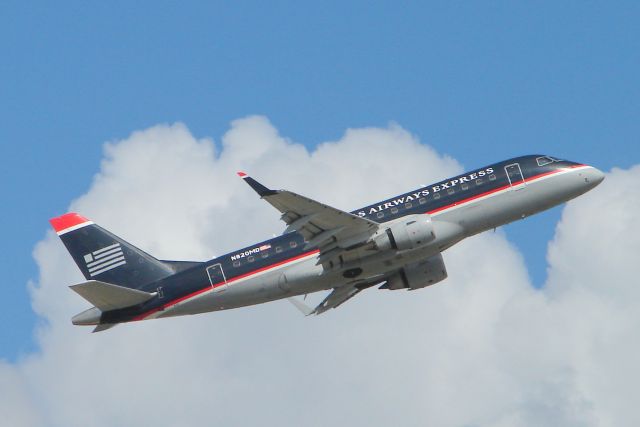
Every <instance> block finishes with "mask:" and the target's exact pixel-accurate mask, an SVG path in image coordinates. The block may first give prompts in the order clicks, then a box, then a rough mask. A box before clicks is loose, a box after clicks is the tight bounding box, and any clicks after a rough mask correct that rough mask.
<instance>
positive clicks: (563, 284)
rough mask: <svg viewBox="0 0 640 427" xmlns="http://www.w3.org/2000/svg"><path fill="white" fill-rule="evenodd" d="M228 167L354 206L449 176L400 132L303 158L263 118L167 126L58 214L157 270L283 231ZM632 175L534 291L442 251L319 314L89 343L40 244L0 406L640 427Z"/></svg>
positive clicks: (511, 257) (575, 206)
mask: <svg viewBox="0 0 640 427" xmlns="http://www.w3.org/2000/svg"><path fill="white" fill-rule="evenodd" d="M471 166H480V165H471ZM237 170H247V171H249V172H251V173H252V174H253V175H255V176H257V177H260V179H261V180H263V181H264V182H265V183H266V184H268V185H270V186H273V187H285V188H288V189H291V190H294V191H298V192H301V193H303V194H305V195H307V196H310V197H313V198H316V199H319V200H322V201H324V202H327V203H330V204H333V205H335V206H337V207H341V208H344V209H355V208H357V207H359V206H361V205H365V204H367V203H369V202H371V201H375V200H378V199H381V198H384V197H387V196H391V195H393V194H396V193H399V192H402V191H406V190H408V189H412V188H415V187H417V186H419V185H420V184H421V183H425V182H431V181H434V180H437V179H439V178H443V177H446V176H448V175H453V174H455V173H458V172H460V171H461V170H462V167H461V165H460V164H458V163H457V162H456V161H455V160H454V159H451V158H449V157H447V156H444V155H441V154H438V153H437V152H435V151H434V150H433V149H432V148H430V147H429V146H427V145H424V144H421V143H420V142H419V141H418V140H417V138H416V137H415V136H413V135H411V134H410V133H409V132H407V131H406V130H404V129H402V128H401V127H400V126H398V125H390V126H389V127H387V128H367V129H350V130H348V131H347V132H346V133H345V134H344V136H343V137H342V138H341V139H340V140H338V141H330V142H326V143H323V144H320V145H319V146H317V147H316V148H314V149H312V150H309V149H307V148H305V147H304V146H303V145H301V144H298V143H295V142H293V141H290V140H288V139H287V138H285V137H283V136H281V135H280V134H279V133H278V131H277V129H275V128H274V127H273V126H272V125H271V123H269V121H268V120H267V119H266V118H264V117H248V118H244V119H240V120H236V121H234V122H233V123H232V124H231V128H230V130H229V131H228V132H227V133H226V134H225V135H224V136H223V137H222V139H221V141H220V143H218V144H216V143H214V142H213V141H212V140H211V139H197V138H195V137H194V136H193V135H192V134H191V133H190V132H189V130H188V129H187V128H186V127H185V126H184V125H182V124H174V125H170V126H167V125H162V126H155V127H153V128H150V129H146V130H144V131H140V132H135V133H133V134H132V135H131V136H130V137H129V138H127V139H125V140H123V141H114V142H112V143H109V144H106V146H105V155H104V160H103V162H102V165H101V168H100V172H99V173H98V174H97V175H96V177H95V178H94V181H93V183H92V185H91V188H90V189H89V191H88V192H87V193H86V194H85V195H82V196H81V197H79V198H78V199H77V200H75V201H74V202H72V203H71V206H70V210H77V211H80V212H82V213H84V214H85V215H86V216H89V217H91V218H92V219H93V220H95V221H96V222H98V223H100V224H101V225H103V226H104V227H106V228H108V229H110V230H111V231H113V232H115V233H116V234H118V235H120V236H122V237H123V238H125V239H127V240H129V241H131V242H132V243H134V244H136V245H138V246H141V247H142V248H144V249H145V250H147V251H149V252H151V253H153V254H154V255H156V256H158V257H160V258H166V259H207V258H209V257H211V256H213V255H215V254H221V253H224V252H226V251H229V250H232V249H233V248H235V247H239V246H242V245H244V244H249V243H251V242H254V241H258V240H262V239H264V238H267V237H269V235H270V234H271V233H278V232H280V231H281V230H282V228H283V227H282V225H281V224H280V223H279V221H278V213H277V212H276V211H275V210H273V208H271V207H270V206H268V205H267V204H265V203H264V202H262V201H260V200H259V199H258V198H257V197H256V196H255V194H254V193H253V192H252V191H251V190H250V189H248V188H247V187H246V185H244V184H243V183H242V182H241V180H239V179H238V178H237V177H236V176H235V171H237ZM403 171H407V172H403ZM639 178H640V167H635V168H632V169H630V170H617V169H616V170H613V171H612V172H611V173H609V174H608V176H607V179H606V180H605V182H604V183H603V184H602V185H601V186H600V187H598V188H597V189H596V190H594V191H593V192H591V193H589V194H587V195H585V196H583V197H581V198H579V199H577V200H575V201H572V202H571V203H569V204H568V205H567V207H566V208H565V209H564V211H563V216H562V220H561V221H560V223H559V224H558V227H557V230H556V236H555V238H554V240H553V241H552V242H551V243H550V245H549V255H548V257H549V279H548V282H547V284H546V285H545V287H544V288H542V289H534V288H533V287H532V286H531V284H530V283H529V282H528V278H527V277H528V276H527V272H526V266H525V265H524V263H523V259H522V257H521V256H520V254H519V253H518V251H517V250H516V249H515V248H514V247H513V246H511V245H510V244H509V243H508V241H507V240H506V239H505V238H504V235H503V234H502V233H501V232H498V233H486V234H483V235H480V236H476V237H474V238H472V239H468V240H467V241H465V242H463V243H461V244H459V245H457V246H455V247H454V248H452V249H451V250H449V251H448V252H446V253H445V261H446V262H447V266H448V270H449V274H450V277H449V279H447V281H446V282H443V283H440V284H438V285H436V286H434V287H431V288H427V289H425V290H421V291H417V292H400V291H397V292H391V291H377V290H368V291H366V292H363V293H362V294H360V295H359V296H358V297H357V298H355V299H354V300H352V301H349V302H348V303H347V304H345V305H344V306H342V307H341V308H340V309H338V310H333V311H331V312H329V313H327V314H325V315H323V316H319V317H314V318H303V317H302V316H300V314H299V313H298V312H297V311H296V310H295V309H293V308H292V307H290V306H289V305H288V303H286V302H283V301H278V302H273V303H269V304H264V305H260V306H255V307H248V308H244V309H239V310H231V311H227V312H219V313H215V314H205V315H199V316H193V317H183V318H174V319H163V320H155V321H149V322H141V323H137V324H128V325H122V326H119V327H117V328H115V329H113V330H110V331H107V332H105V333H101V334H93V335H92V334H90V333H89V330H88V329H85V328H80V327H74V326H72V325H71V324H70V321H69V318H70V316H71V315H73V314H75V313H77V312H79V311H81V310H83V309H85V308H87V303H86V302H85V301H83V300H82V299H81V298H80V297H78V296H77V295H75V294H74V293H73V292H71V291H69V290H67V289H66V286H65V285H68V284H72V283H74V282H80V281H82V277H81V276H80V274H79V272H78V271H77V268H76V267H75V265H74V264H73V262H72V260H71V258H70V257H69V256H68V254H67V253H66V251H65V249H64V248H63V246H62V244H61V243H60V242H59V241H58V238H57V236H55V235H54V233H52V232H48V233H47V235H46V237H45V238H44V239H43V240H42V241H41V242H40V243H38V245H37V246H36V248H35V250H34V256H35V258H36V261H37V263H38V265H39V268H40V277H39V279H38V281H37V283H34V284H31V285H30V286H31V295H32V301H33V307H34V310H35V311H36V313H37V314H38V315H39V316H40V317H41V318H42V319H43V322H42V324H41V325H40V326H39V327H38V329H37V331H36V332H35V333H36V334H37V340H38V343H39V346H40V350H39V351H38V352H37V353H34V354H31V355H29V356H28V357H26V358H25V359H23V360H21V361H19V362H18V363H16V364H8V363H0V396H3V399H0V413H2V414H3V416H5V417H8V419H9V420H11V423H10V424H11V425H16V426H19V425H46V426H81V425H82V426H84V425H94V426H112V425H136V424H138V425H140V424H141V425H149V424H156V425H187V424H204V423H206V424H216V425H218V424H219V425H245V424H254V425H255V424H260V425H283V424H284V425H302V424H305V425H317V426H324V425H332V424H335V425H367V426H371V425H381V426H382V425H398V424H401V425H416V426H418V425H420V426H422V425H425V424H431V425H439V426H463V425H481V426H513V425H525V426H528V425H530V426H538V425H549V424H552V425H567V426H572V425H611V426H619V425H638V423H640V419H638V415H637V413H636V411H635V408H634V403H635V396H634V389H633V387H634V386H635V384H636V383H637V381H638V380H639V379H640V378H638V370H637V368H635V366H634V362H635V361H636V360H637V359H638V356H640V354H639V351H638V345H637V344H635V343H634V337H635V335H636V333H635V331H636V330H637V329H638V326H640V325H638V323H639V320H640V315H639V314H638V313H637V309H636V307H637V301H638V292H639V291H638V287H637V286H636V284H635V283H634V276H635V274H634V271H633V267H634V263H633V260H634V256H637V253H640V251H639V249H640V233H639V232H638V225H637V223H636V222H637V221H634V213H633V212H637V211H638V210H639V209H640V195H638V193H637V191H634V187H633V184H634V182H636V181H637V180H638V179H639ZM4 396H7V398H5V397H4ZM5 414H6V415H5ZM634 417H635V418H634Z"/></svg>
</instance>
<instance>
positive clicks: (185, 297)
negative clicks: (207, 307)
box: [132, 164, 586, 320]
mask: <svg viewBox="0 0 640 427" xmlns="http://www.w3.org/2000/svg"><path fill="white" fill-rule="evenodd" d="M584 166H586V165H582V164H581V165H572V166H570V167H569V169H574V168H578V167H584ZM562 171H563V169H555V170H552V171H549V172H544V173H541V174H539V175H535V176H532V177H529V178H525V180H524V182H531V181H534V180H537V179H540V178H543V177H545V176H548V175H553V174H556V173H559V172H562ZM509 187H511V185H503V186H502V187H499V188H494V189H493V190H489V191H486V192H484V193H481V194H477V195H475V196H471V197H468V198H466V199H462V200H459V201H457V202H454V203H451V204H448V205H446V206H442V207H439V208H436V209H434V210H432V211H428V212H427V213H428V214H433V213H438V212H442V211H444V210H446V209H449V208H452V207H454V206H458V205H461V204H465V203H469V202H471V201H473V200H476V199H479V198H481V197H485V196H488V195H490V194H493V193H497V192H499V191H502V190H505V189H507V188H509ZM318 252H320V251H319V250H318V249H315V250H313V251H309V252H305V253H302V254H300V255H296V256H294V257H292V258H288V259H285V260H283V261H279V262H276V263H274V264H271V265H267V266H265V267H261V268H258V269H257V270H253V271H249V272H247V273H244V274H241V275H239V276H236V277H233V278H231V279H229V280H227V282H226V283H227V284H229V283H233V282H235V281H238V280H240V279H244V278H246V277H249V276H253V275H255V274H258V273H261V272H263V271H266V270H269V269H273V268H276V267H280V266H281V265H284V264H287V263H290V262H293V261H296V260H298V259H300V258H304V257H306V256H308V255H311V254H314V253H318ZM224 284H225V283H223V282H220V283H216V284H214V285H213V286H211V285H207V286H205V287H204V288H202V289H199V290H197V291H195V292H192V293H190V294H187V295H184V296H182V297H180V298H177V299H175V300H172V301H170V302H168V303H166V304H163V305H162V306H160V307H157V308H154V309H152V310H149V311H147V312H145V313H143V314H140V315H138V316H136V317H134V318H133V319H132V320H143V319H144V318H145V317H148V316H150V315H152V314H154V313H156V312H158V311H161V310H166V309H167V308H169V307H171V306H173V305H176V304H179V303H180V302H182V301H184V300H187V299H190V298H193V297H195V296H197V295H200V294H202V293H204V292H207V291H209V290H212V289H214V288H217V287H220V286H223V285H224Z"/></svg>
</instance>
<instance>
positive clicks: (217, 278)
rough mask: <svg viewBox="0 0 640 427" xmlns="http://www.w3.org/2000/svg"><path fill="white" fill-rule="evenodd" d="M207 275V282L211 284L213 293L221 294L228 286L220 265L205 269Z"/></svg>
mask: <svg viewBox="0 0 640 427" xmlns="http://www.w3.org/2000/svg"><path fill="white" fill-rule="evenodd" d="M207 275H209V282H211V286H212V287H213V291H214V292H222V291H224V290H225V289H227V287H228V286H229V285H228V284H227V278H226V277H225V275H224V271H222V265H220V264H214V265H212V266H210V267H207Z"/></svg>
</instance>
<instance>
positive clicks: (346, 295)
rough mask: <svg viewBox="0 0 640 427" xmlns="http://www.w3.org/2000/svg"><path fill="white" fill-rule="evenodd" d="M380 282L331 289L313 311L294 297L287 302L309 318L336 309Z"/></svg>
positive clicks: (353, 284)
mask: <svg viewBox="0 0 640 427" xmlns="http://www.w3.org/2000/svg"><path fill="white" fill-rule="evenodd" d="M382 282H383V280H382V281H381V280H380V279H378V280H374V281H371V282H360V283H352V284H348V285H345V286H340V287H338V288H333V290H332V291H331V293H330V294H329V295H327V297H326V298H325V299H324V300H322V302H321V303H320V304H318V306H317V307H316V308H314V309H312V308H311V307H309V306H307V305H306V304H305V303H304V302H302V301H300V300H297V299H296V298H295V297H291V298H289V302H291V304H293V305H294V306H295V307H296V308H297V309H298V310H300V311H301V312H302V314H304V315H305V316H309V315H311V314H316V315H318V314H322V313H324V312H325V311H327V310H331V309H332V308H338V307H339V306H341V305H342V304H343V303H345V302H346V301H347V300H349V299H351V298H353V297H355V296H356V295H357V294H358V293H359V292H360V291H362V290H364V289H367V288H370V287H371V286H375V285H379V284H380V283H382Z"/></svg>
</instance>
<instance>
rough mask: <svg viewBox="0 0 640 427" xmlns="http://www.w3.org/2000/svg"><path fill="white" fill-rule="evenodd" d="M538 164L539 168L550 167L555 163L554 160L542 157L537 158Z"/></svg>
mask: <svg viewBox="0 0 640 427" xmlns="http://www.w3.org/2000/svg"><path fill="white" fill-rule="evenodd" d="M536 162H537V163H538V166H544V165H548V164H549V163H553V159H552V158H551V157H548V156H542V157H537V158H536Z"/></svg>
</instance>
